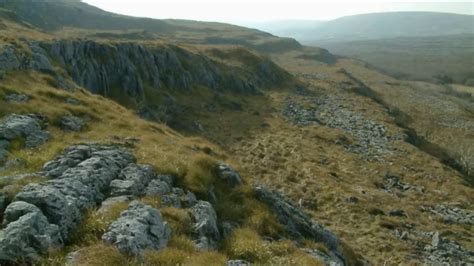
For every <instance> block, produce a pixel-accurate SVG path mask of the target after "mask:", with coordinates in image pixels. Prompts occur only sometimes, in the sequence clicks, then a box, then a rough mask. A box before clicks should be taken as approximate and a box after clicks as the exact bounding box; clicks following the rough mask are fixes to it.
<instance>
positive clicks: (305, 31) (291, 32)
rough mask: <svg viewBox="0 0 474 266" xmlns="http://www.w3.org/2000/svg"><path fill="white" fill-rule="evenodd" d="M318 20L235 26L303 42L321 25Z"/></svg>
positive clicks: (254, 22) (239, 23)
mask: <svg viewBox="0 0 474 266" xmlns="http://www.w3.org/2000/svg"><path fill="white" fill-rule="evenodd" d="M324 23H325V22H324V21H319V20H275V21H263V22H262V21H258V22H257V21H253V22H252V21H247V22H236V23H235V24H237V25H241V26H244V27H249V28H254V29H259V30H263V31H266V32H269V33H271V34H274V35H276V36H280V37H290V38H295V39H297V40H305V39H307V38H308V36H310V35H312V34H313V32H314V29H315V28H317V27H319V26H321V25H323V24H324Z"/></svg>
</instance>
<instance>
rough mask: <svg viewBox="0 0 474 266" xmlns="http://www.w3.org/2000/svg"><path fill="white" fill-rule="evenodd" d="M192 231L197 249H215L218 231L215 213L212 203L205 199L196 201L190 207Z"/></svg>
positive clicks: (218, 237) (218, 235) (218, 236)
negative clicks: (192, 222) (192, 223)
mask: <svg viewBox="0 0 474 266" xmlns="http://www.w3.org/2000/svg"><path fill="white" fill-rule="evenodd" d="M191 214H192V216H193V220H194V222H195V223H194V233H195V235H196V239H197V248H198V249H199V250H215V249H216V248H217V241H218V240H219V239H220V232H219V229H218V227H217V215H216V212H215V210H214V208H213V207H212V205H211V204H210V203H209V202H207V201H198V202H197V203H196V204H195V205H194V206H193V207H192V208H191Z"/></svg>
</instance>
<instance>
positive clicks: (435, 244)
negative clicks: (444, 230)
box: [431, 231, 441, 248]
mask: <svg viewBox="0 0 474 266" xmlns="http://www.w3.org/2000/svg"><path fill="white" fill-rule="evenodd" d="M431 246H433V247H434V248H439V247H440V246H441V237H440V235H439V232H438V231H436V232H435V233H434V234H433V237H432V239H431Z"/></svg>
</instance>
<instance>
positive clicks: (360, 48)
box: [318, 35, 474, 85]
mask: <svg viewBox="0 0 474 266" xmlns="http://www.w3.org/2000/svg"><path fill="white" fill-rule="evenodd" d="M473 40H474V35H448V36H431V37H400V38H394V39H380V40H369V41H350V42H332V41H329V42H318V45H320V46H322V47H325V48H328V49H329V50H330V51H331V52H332V53H335V54H338V55H343V56H348V57H353V58H358V59H361V60H363V61H365V62H367V63H369V64H370V65H372V66H374V67H376V68H378V69H381V70H382V71H384V72H386V73H388V74H389V75H392V76H394V77H397V78H401V79H410V80H424V81H432V82H443V83H446V82H447V83H452V82H455V83H459V84H470V85H472V84H473V83H472V82H473V77H474V72H473V69H472V62H473V61H474V42H473Z"/></svg>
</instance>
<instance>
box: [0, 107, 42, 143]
mask: <svg viewBox="0 0 474 266" xmlns="http://www.w3.org/2000/svg"><path fill="white" fill-rule="evenodd" d="M43 128H44V121H43V120H42V119H41V117H39V116H36V115H17V114H11V115H9V116H7V117H6V118H5V119H3V121H1V122H0V141H2V142H3V144H2V145H1V146H5V145H6V144H5V141H8V142H9V141H12V140H15V139H18V138H23V139H25V146H26V147H27V148H34V147H36V146H38V145H41V144H43V143H44V142H46V141H47V140H48V139H49V138H50V137H51V135H50V134H49V133H48V132H47V131H44V130H43Z"/></svg>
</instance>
